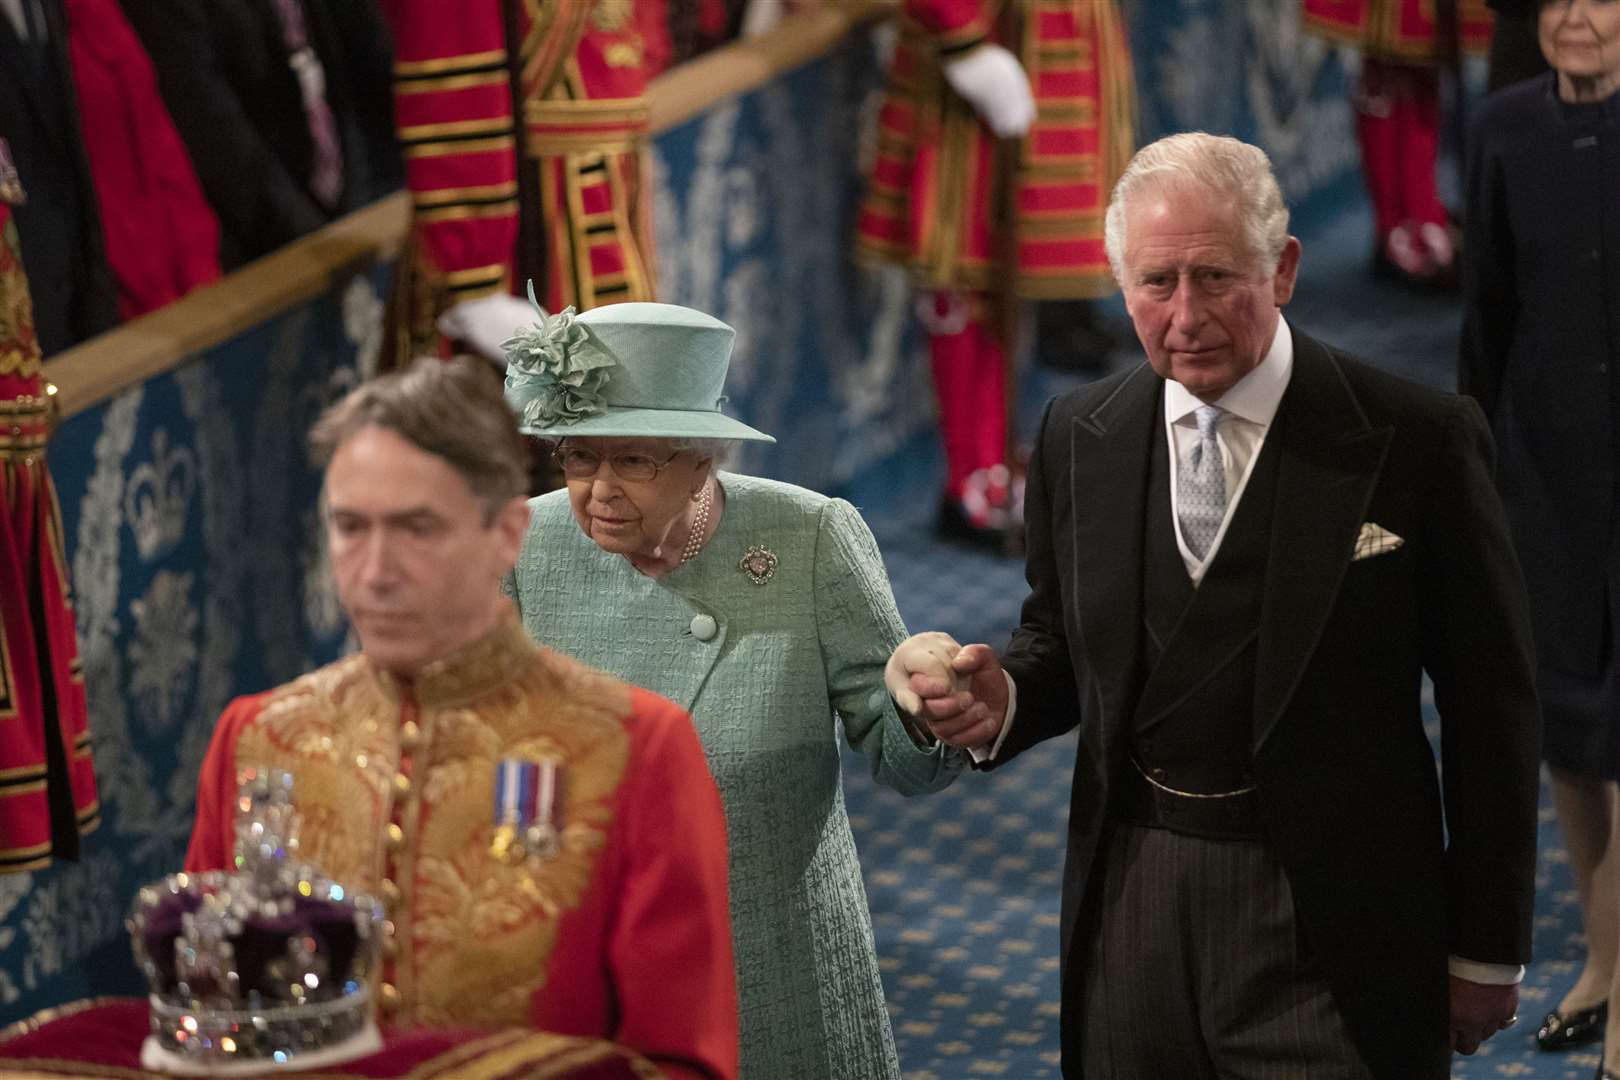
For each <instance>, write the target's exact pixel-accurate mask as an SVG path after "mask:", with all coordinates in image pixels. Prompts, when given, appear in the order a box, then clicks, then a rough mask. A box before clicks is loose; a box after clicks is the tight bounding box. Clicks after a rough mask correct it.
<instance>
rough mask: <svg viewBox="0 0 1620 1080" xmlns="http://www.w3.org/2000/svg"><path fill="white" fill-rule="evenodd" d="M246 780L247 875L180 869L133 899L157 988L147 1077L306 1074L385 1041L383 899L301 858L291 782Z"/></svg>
mask: <svg viewBox="0 0 1620 1080" xmlns="http://www.w3.org/2000/svg"><path fill="white" fill-rule="evenodd" d="M239 780H240V781H241V784H240V788H239V794H238V798H237V804H236V828H235V839H236V855H235V866H236V872H235V873H234V874H232V873H224V872H219V871H213V872H209V873H202V874H172V875H170V876H169V877H167V878H165V879H164V880H163V881H161V882H158V883H156V884H153V885H148V886H146V887H144V888H142V889H141V890H140V892H139V894H138V895H137V896H136V900H135V910H134V913H133V914H132V915H131V917H130V919H129V923H128V928H129V932H130V938H131V942H132V944H133V947H134V951H135V959H136V962H137V963H138V964H139V965H140V967H141V970H142V971H143V972H144V973H145V975H146V977H147V981H148V982H149V984H150V986H151V997H150V1002H151V1017H152V1019H151V1024H152V1033H151V1036H150V1037H149V1038H148V1039H147V1042H146V1046H144V1047H143V1048H142V1064H143V1065H146V1066H147V1067H148V1068H158V1069H163V1070H165V1071H169V1072H195V1073H206V1074H210V1075H219V1074H221V1073H223V1072H225V1071H227V1069H228V1067H229V1066H230V1065H231V1064H232V1063H239V1065H240V1066H241V1067H243V1068H251V1069H255V1070H259V1069H265V1068H273V1067H277V1066H292V1067H299V1066H304V1067H308V1066H313V1065H317V1064H323V1063H326V1064H329V1063H332V1062H334V1061H336V1060H339V1059H341V1058H347V1057H350V1056H355V1055H356V1054H359V1053H365V1052H369V1051H370V1050H373V1049H376V1048H377V1046H378V1045H379V1044H380V1043H379V1040H378V1037H377V1035H376V1029H375V1027H374V1026H373V1025H372V1023H371V1001H370V994H369V990H368V981H369V977H370V975H371V972H372V971H373V969H374V968H375V967H376V964H377V958H378V953H379V948H380V944H381V935H380V932H379V927H380V926H381V923H382V918H383V910H382V906H381V904H379V903H377V902H376V901H375V900H373V899H371V898H370V897H366V896H358V895H351V894H350V893H349V892H348V890H346V889H345V888H344V887H343V886H342V885H341V884H339V883H337V882H335V881H333V880H331V879H330V878H328V877H326V876H325V875H323V874H322V873H321V872H320V871H318V870H316V869H315V868H313V867H311V866H308V865H306V864H302V863H300V862H298V861H297V860H296V859H295V856H296V854H297V850H298V839H297V832H298V817H297V812H296V810H295V808H294V806H293V802H292V777H291V776H290V775H289V774H287V773H284V772H275V771H265V770H254V769H248V770H245V771H244V772H243V773H242V775H241V776H240V777H239Z"/></svg>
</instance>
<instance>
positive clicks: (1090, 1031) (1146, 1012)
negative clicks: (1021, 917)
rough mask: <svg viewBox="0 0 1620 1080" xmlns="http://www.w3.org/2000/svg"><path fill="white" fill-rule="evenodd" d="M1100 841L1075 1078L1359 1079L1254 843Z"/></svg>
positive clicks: (1284, 884)
mask: <svg viewBox="0 0 1620 1080" xmlns="http://www.w3.org/2000/svg"><path fill="white" fill-rule="evenodd" d="M1104 844H1105V845H1106V848H1105V850H1104V851H1102V852H1101V853H1100V858H1099V860H1098V863H1099V865H1100V866H1101V867H1102V872H1103V874H1104V878H1103V883H1102V888H1103V890H1104V894H1103V904H1102V908H1101V915H1100V917H1099V925H1098V926H1097V928H1096V930H1095V932H1094V934H1093V935H1092V936H1091V938H1090V940H1089V941H1088V942H1086V943H1085V944H1084V945H1083V946H1082V948H1083V949H1084V950H1085V951H1084V953H1083V956H1084V965H1085V966H1084V975H1083V979H1084V990H1083V993H1084V998H1083V1003H1082V1007H1081V1023H1082V1039H1083V1045H1084V1050H1083V1059H1084V1062H1083V1067H1084V1070H1085V1077H1086V1080H1170V1078H1174V1080H1217V1078H1218V1080H1371V1073H1370V1072H1369V1071H1368V1070H1367V1068H1366V1066H1365V1065H1364V1064H1362V1061H1361V1059H1360V1057H1359V1055H1358V1054H1357V1053H1356V1049H1355V1047H1354V1045H1352V1043H1351V1041H1350V1037H1349V1034H1348V1033H1347V1032H1346V1030H1345V1026H1344V1021H1343V1018H1342V1017H1341V1016H1340V1014H1339V1011H1338V1008H1337V1006H1336V1005H1335V1004H1334V1002H1333V998H1332V995H1331V994H1330V992H1329V991H1328V987H1327V983H1326V982H1324V981H1323V979H1322V976H1321V973H1320V972H1319V971H1318V970H1317V969H1316V967H1315V966H1314V965H1313V964H1312V963H1311V961H1310V959H1309V957H1307V956H1306V955H1304V951H1303V950H1302V948H1301V945H1300V935H1299V933H1298V928H1297V926H1296V924H1295V921H1294V902H1293V895H1292V893H1291V891H1290V889H1289V887H1288V881H1287V878H1286V877H1285V876H1284V875H1283V871H1282V868H1281V867H1280V866H1279V865H1278V864H1277V860H1276V859H1275V858H1274V857H1273V856H1272V855H1271V852H1270V850H1269V849H1268V848H1267V847H1266V845H1265V844H1263V843H1260V842H1258V841H1249V840H1207V839H1204V838H1201V837H1196V836H1186V835H1183V834H1180V833H1174V832H1170V831H1168V830H1166V829H1153V828H1146V827H1140V826H1135V825H1120V824H1113V825H1111V826H1110V827H1109V830H1108V832H1107V833H1106V834H1105V835H1104Z"/></svg>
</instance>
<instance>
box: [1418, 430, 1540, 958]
mask: <svg viewBox="0 0 1620 1080" xmlns="http://www.w3.org/2000/svg"><path fill="white" fill-rule="evenodd" d="M1454 402H1455V404H1454V408H1453V411H1452V413H1451V415H1450V417H1449V418H1448V420H1447V422H1446V425H1445V430H1444V434H1443V437H1442V439H1441V448H1440V453H1439V455H1438V460H1437V461H1436V462H1435V464H1434V467H1433V469H1432V470H1431V471H1430V473H1429V477H1428V485H1427V487H1428V490H1427V492H1426V494H1427V505H1428V516H1429V521H1428V523H1427V526H1426V528H1425V529H1424V540H1423V547H1422V549H1421V550H1420V552H1419V558H1420V559H1421V560H1422V562H1421V566H1420V573H1419V577H1418V580H1419V582H1420V585H1419V587H1420V588H1422V589H1423V590H1425V595H1424V596H1423V597H1422V602H1421V607H1420V610H1421V611H1422V620H1423V626H1422V633H1423V662H1424V667H1425V668H1426V669H1427V671H1428V672H1429V676H1430V677H1431V678H1432V679H1433V680H1434V694H1435V705H1436V707H1437V708H1438V710H1439V713H1440V723H1441V767H1442V783H1443V785H1444V794H1445V816H1446V832H1447V846H1446V889H1447V911H1448V925H1449V926H1450V937H1451V940H1450V943H1449V948H1450V951H1451V953H1452V955H1454V956H1461V957H1465V958H1466V959H1469V960H1477V961H1480V962H1482V963H1496V964H1522V963H1526V962H1527V961H1528V960H1529V958H1530V927H1531V914H1532V907H1533V902H1534V898H1535V861H1536V805H1537V797H1538V792H1539V763H1538V762H1539V750H1540V745H1539V744H1540V721H1539V709H1538V707H1537V703H1536V694H1535V658H1534V653H1533V649H1532V645H1531V640H1530V613H1529V608H1528V604H1527V602H1526V599H1525V590H1524V581H1523V578H1522V576H1521V574H1520V571H1519V564H1518V559H1517V558H1516V557H1515V555H1514V553H1513V547H1512V543H1511V542H1510V540H1509V538H1508V531H1507V522H1506V519H1505V515H1504V513H1503V511H1502V504H1501V501H1500V500H1499V498H1498V497H1497V494H1496V490H1495V488H1494V486H1493V485H1492V482H1491V460H1492V450H1491V438H1490V434H1489V432H1488V430H1487V429H1486V426H1485V419H1484V416H1483V415H1482V414H1481V412H1480V409H1479V407H1478V406H1477V405H1476V404H1475V403H1474V402H1473V401H1472V400H1470V399H1467V398H1456V399H1454Z"/></svg>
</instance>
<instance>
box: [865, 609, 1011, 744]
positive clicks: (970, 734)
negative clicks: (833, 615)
mask: <svg viewBox="0 0 1620 1080" xmlns="http://www.w3.org/2000/svg"><path fill="white" fill-rule="evenodd" d="M884 678H885V681H886V682H887V683H888V686H889V693H890V694H891V695H892V696H893V697H894V700H895V703H896V704H898V705H899V706H900V707H901V709H903V710H905V711H906V712H907V713H910V714H911V715H912V716H915V717H916V718H918V719H919V720H921V721H922V722H923V723H924V724H926V725H927V727H928V731H929V733H930V734H932V735H933V736H934V738H936V739H938V740H939V741H940V742H944V743H949V744H950V745H952V746H960V747H962V748H963V749H969V750H971V749H977V748H979V747H982V746H987V745H989V744H990V743H993V742H995V741H996V737H997V736H998V735H1000V734H1001V726H1002V724H1004V723H1005V722H1006V719H1007V677H1006V675H1004V674H1003V673H1002V670H1001V661H1000V659H998V658H997V656H996V652H995V650H994V649H992V648H990V646H988V645H968V646H966V647H964V646H961V645H958V644H957V643H956V640H955V639H954V638H952V637H951V636H950V635H949V634H940V633H927V634H917V635H915V636H913V637H909V638H907V639H906V640H905V641H903V642H901V643H900V647H899V648H898V649H896V650H895V651H894V655H893V656H891V657H890V658H889V665H888V667H887V668H886V669H885V671H884Z"/></svg>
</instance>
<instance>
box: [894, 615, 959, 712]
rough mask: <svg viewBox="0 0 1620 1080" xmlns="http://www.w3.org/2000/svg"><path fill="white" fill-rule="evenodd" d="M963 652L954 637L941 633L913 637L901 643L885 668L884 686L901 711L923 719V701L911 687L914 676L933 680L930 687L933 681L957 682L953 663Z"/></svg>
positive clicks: (914, 635)
mask: <svg viewBox="0 0 1620 1080" xmlns="http://www.w3.org/2000/svg"><path fill="white" fill-rule="evenodd" d="M961 651H962V646H960V645H958V644H957V643H956V639H955V638H953V637H951V635H949V634H943V633H940V632H939V631H938V630H929V631H926V632H925V633H921V634H912V635H911V636H910V637H908V638H906V640H904V641H902V642H901V643H900V644H899V646H898V647H896V648H895V650H894V655H892V656H890V657H889V662H888V664H887V665H885V666H884V668H883V683H884V685H885V686H887V687H888V688H889V696H890V697H892V698H894V703H895V704H896V705H898V706H900V711H901V712H903V713H906V714H908V715H910V716H915V717H921V716H922V715H923V711H922V698H921V697H919V696H918V694H917V692H916V691H915V690H913V689H912V688H911V677H912V676H913V675H923V676H926V677H927V678H928V679H929V680H931V681H930V683H929V685H933V682H934V681H939V682H943V683H945V684H952V683H954V681H955V673H954V672H953V671H952V670H951V660H952V659H954V658H955V656H956V654H957V653H959V652H961Z"/></svg>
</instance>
